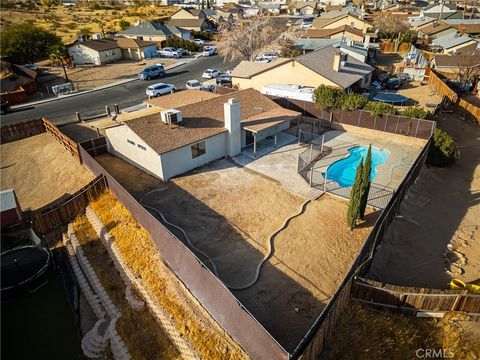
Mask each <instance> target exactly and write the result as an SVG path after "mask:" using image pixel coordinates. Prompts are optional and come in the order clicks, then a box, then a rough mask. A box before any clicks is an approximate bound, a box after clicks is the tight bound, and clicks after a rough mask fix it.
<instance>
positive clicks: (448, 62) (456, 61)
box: [435, 54, 480, 68]
mask: <svg viewBox="0 0 480 360" xmlns="http://www.w3.org/2000/svg"><path fill="white" fill-rule="evenodd" d="M474 64H480V54H478V55H451V56H450V55H435V66H439V67H458V68H464V67H470V66H472V65H474Z"/></svg>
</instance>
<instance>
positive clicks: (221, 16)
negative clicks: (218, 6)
mask: <svg viewBox="0 0 480 360" xmlns="http://www.w3.org/2000/svg"><path fill="white" fill-rule="evenodd" d="M207 10H208V11H207ZM204 11H205V14H206V15H207V19H208V20H210V21H211V22H213V23H214V24H215V25H217V26H218V25H219V24H221V23H222V22H226V23H228V24H229V25H231V24H233V15H232V14H230V13H227V12H223V11H220V10H214V9H206V10H204Z"/></svg>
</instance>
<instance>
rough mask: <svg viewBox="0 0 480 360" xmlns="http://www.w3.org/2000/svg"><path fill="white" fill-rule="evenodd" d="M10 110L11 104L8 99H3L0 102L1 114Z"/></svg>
mask: <svg viewBox="0 0 480 360" xmlns="http://www.w3.org/2000/svg"><path fill="white" fill-rule="evenodd" d="M9 111H10V104H9V103H8V101H2V102H1V104H0V115H4V114H6V113H8V112H9Z"/></svg>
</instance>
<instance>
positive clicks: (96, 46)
mask: <svg viewBox="0 0 480 360" xmlns="http://www.w3.org/2000/svg"><path fill="white" fill-rule="evenodd" d="M77 45H83V46H86V47H88V48H90V49H92V50H95V51H107V50H112V49H118V48H119V46H118V45H117V43H116V42H115V41H113V40H110V39H98V40H87V41H84V42H78V43H77Z"/></svg>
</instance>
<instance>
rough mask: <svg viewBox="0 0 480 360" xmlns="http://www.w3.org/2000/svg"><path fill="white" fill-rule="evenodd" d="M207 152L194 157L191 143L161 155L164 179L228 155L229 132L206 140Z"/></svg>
mask: <svg viewBox="0 0 480 360" xmlns="http://www.w3.org/2000/svg"><path fill="white" fill-rule="evenodd" d="M204 141H205V151H206V152H205V154H203V155H201V156H198V157H196V158H194V159H192V151H191V145H187V146H184V147H181V148H179V149H175V150H172V151H169V152H167V153H164V154H161V155H160V162H161V167H162V172H163V179H164V180H168V179H170V178H172V177H173V176H175V175H179V174H182V173H184V172H187V171H189V170H191V169H194V168H196V167H199V166H201V165H204V164H206V163H208V162H210V161H213V160H217V159H220V158H222V157H224V156H226V155H227V133H226V132H223V133H221V134H218V135H214V136H212V137H209V138H207V139H205V140H204Z"/></svg>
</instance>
